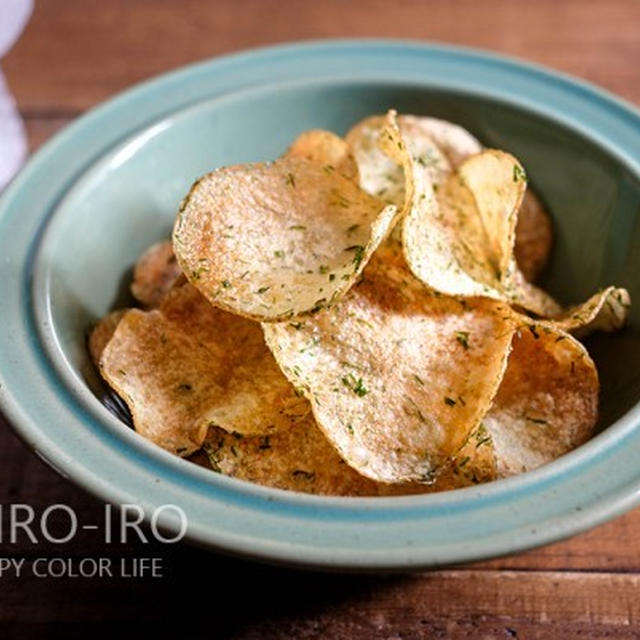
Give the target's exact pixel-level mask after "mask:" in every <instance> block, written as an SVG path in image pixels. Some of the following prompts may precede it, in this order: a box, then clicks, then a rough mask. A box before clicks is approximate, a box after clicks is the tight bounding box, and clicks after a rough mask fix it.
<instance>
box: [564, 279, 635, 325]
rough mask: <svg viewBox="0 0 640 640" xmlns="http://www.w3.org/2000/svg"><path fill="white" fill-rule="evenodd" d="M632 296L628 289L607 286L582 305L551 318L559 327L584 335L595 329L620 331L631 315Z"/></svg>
mask: <svg viewBox="0 0 640 640" xmlns="http://www.w3.org/2000/svg"><path fill="white" fill-rule="evenodd" d="M630 307H631V297H630V296H629V292H628V291H627V290H626V289H620V288H616V287H607V288H606V289H604V290H602V291H599V292H598V293H596V294H595V295H593V296H591V298H589V300H587V301H586V302H583V303H582V304H580V305H577V306H575V307H572V308H570V309H567V311H565V312H564V313H563V314H561V315H560V316H557V317H555V318H552V319H551V323H552V324H553V326H554V327H555V328H557V329H562V330H564V331H569V332H571V333H573V334H574V335H579V336H580V337H584V336H586V335H588V334H590V333H592V332H593V331H618V330H619V329H621V328H622V327H623V326H624V325H625V323H626V321H627V317H628V315H629V308H630Z"/></svg>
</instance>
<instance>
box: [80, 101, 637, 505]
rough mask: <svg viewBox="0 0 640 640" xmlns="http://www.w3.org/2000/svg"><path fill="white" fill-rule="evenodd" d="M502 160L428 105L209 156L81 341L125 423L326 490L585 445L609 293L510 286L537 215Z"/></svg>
mask: <svg viewBox="0 0 640 640" xmlns="http://www.w3.org/2000/svg"><path fill="white" fill-rule="evenodd" d="M526 187H527V176H526V173H525V170H524V168H523V167H522V166H521V165H520V163H519V162H518V161H517V160H516V159H515V158H514V157H513V156H511V155H509V154H508V153H505V152H503V151H498V150H493V149H484V148H483V147H482V146H481V145H480V143H479V142H478V141H477V140H476V139H475V138H474V137H473V136H472V135H471V134H470V133H468V132H467V131H465V130H464V129H462V128H460V127H459V126H457V125H454V124H451V123H449V122H445V121H442V120H436V119H433V118H426V117H416V116H409V115H406V116H397V114H396V113H395V112H393V111H391V112H389V113H388V114H386V115H385V116H373V117H370V118H367V119H366V120H364V121H362V122H360V123H359V124H357V125H356V126H355V127H354V128H353V129H351V131H349V133H348V134H347V136H346V137H345V138H344V139H342V138H340V137H338V136H336V135H334V134H332V133H330V132H328V131H319V130H315V131H307V132H305V133H303V134H301V135H300V136H299V137H298V138H297V139H296V140H295V141H294V142H293V144H292V146H291V147H290V148H289V150H288V151H287V152H286V153H285V154H284V155H283V156H282V157H280V158H278V159H277V160H275V161H273V162H268V163H261V164H247V165H240V166H233V167H224V168H221V169H218V170H216V171H214V172H212V173H210V174H208V175H206V176H204V177H202V178H201V179H200V180H198V181H197V182H196V183H195V184H194V185H193V187H192V189H191V191H190V192H189V194H188V195H187V196H186V198H185V199H184V201H183V202H182V204H181V206H180V211H179V213H178V217H177V220H176V223H175V227H174V232H173V242H172V243H170V242H166V243H161V244H158V245H154V246H153V247H151V248H150V249H149V250H148V251H147V252H146V253H145V254H144V255H143V256H142V258H141V259H140V261H139V262H138V264H137V266H136V269H135V273H134V281H133V283H132V286H131V290H132V293H133V295H134V296H135V298H136V299H137V301H138V302H139V305H140V307H139V308H134V309H129V310H120V311H115V312H113V313H112V314H110V315H109V316H107V317H106V318H104V319H103V320H102V321H101V322H100V323H99V324H98V326H97V327H96V328H95V329H94V331H93V333H92V335H91V338H90V344H89V347H90V351H91V355H92V357H93V359H94V362H96V364H97V365H98V366H99V368H100V372H101V374H102V376H103V377H104V379H105V380H106V381H107V382H108V384H109V385H110V386H111V387H112V389H113V390H114V391H115V392H116V393H117V394H118V395H119V396H120V397H121V398H122V399H123V400H124V401H125V402H126V404H127V405H128V407H129V409H130V411H131V414H132V419H133V423H134V426H135V428H136V430H137V431H138V432H139V433H140V434H142V435H143V436H144V437H146V438H148V439H150V440H152V441H153V442H155V443H157V444H158V445H160V446H161V447H163V448H165V449H167V450H168V451H171V452H173V453H175V454H177V455H180V456H183V457H187V456H189V457H193V455H194V454H196V452H199V451H201V452H205V453H206V455H207V459H208V464H209V465H210V466H211V467H212V468H213V469H214V470H215V471H217V472H220V473H223V474H227V475H230V476H233V477H236V478H240V479H243V480H248V481H252V482H256V483H260V484H264V485H269V486H272V487H278V488H282V489H292V490H296V491H303V492H309V493H322V494H334V495H399V494H404V493H422V492H430V491H438V490H446V489H455V488H458V487H464V486H468V485H472V484H476V483H480V482H487V481H491V480H494V479H496V478H500V477H505V476H508V475H512V474H516V473H521V472H524V471H528V470H531V469H534V468H536V467H538V466H540V465H542V464H545V463H546V462H549V461H551V460H553V459H555V458H557V457H558V456H560V455H562V454H564V453H566V452H567V451H570V450H571V449H573V448H575V447H576V446H578V445H580V444H581V443H583V442H584V441H585V440H587V439H588V438H589V437H590V436H591V435H592V434H593V430H594V426H595V423H596V418H597V410H598V390H599V385H598V377H597V372H596V369H595V366H594V363H593V361H592V360H591V358H590V357H589V354H588V353H587V351H586V350H585V348H584V347H583V346H582V344H580V342H578V341H577V340H576V338H575V336H576V335H585V334H587V333H588V332H590V331H593V330H596V329H598V330H606V331H611V330H615V329H618V328H620V327H621V326H622V325H623V324H624V322H625V319H626V317H627V312H628V307H629V295H628V293H627V292H626V291H625V290H624V289H617V288H614V287H609V288H608V289H605V290H603V291H600V292H598V293H596V294H595V295H594V296H593V297H592V298H591V299H590V300H588V301H587V302H585V303H584V304H582V305H579V306H578V307H575V308H572V309H569V310H563V309H562V308H561V307H560V305H559V304H558V303H557V302H556V301H555V300H553V298H552V297H551V296H549V295H548V294H547V293H545V292H544V291H542V290H541V289H539V288H537V287H536V286H534V285H533V284H531V282H532V281H533V280H534V279H535V278H536V276H537V275H538V274H539V273H540V271H541V269H542V268H543V267H544V265H545V262H546V259H547V257H548V254H549V251H550V247H551V241H552V233H551V223H550V219H549V216H548V214H547V213H546V212H545V211H544V208H543V207H542V205H541V204H540V202H539V201H538V200H537V198H536V197H535V196H534V195H533V194H532V193H531V191H526Z"/></svg>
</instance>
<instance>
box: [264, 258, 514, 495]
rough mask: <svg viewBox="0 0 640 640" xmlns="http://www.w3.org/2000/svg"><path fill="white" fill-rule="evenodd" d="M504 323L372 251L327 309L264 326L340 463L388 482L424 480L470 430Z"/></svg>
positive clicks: (502, 342) (503, 346)
mask: <svg viewBox="0 0 640 640" xmlns="http://www.w3.org/2000/svg"><path fill="white" fill-rule="evenodd" d="M512 322H513V321H512V313H511V312H510V310H509V309H508V307H507V305H504V304H501V303H499V302H495V301H492V300H489V299H473V300H462V301H458V300H454V299H452V298H449V297H446V296H440V295H439V294H436V293H430V292H429V291H428V290H427V289H426V288H425V287H424V286H423V285H422V284H421V283H420V282H419V281H418V280H416V278H414V277H413V276H412V275H411V273H410V272H409V271H408V269H406V268H403V267H401V266H400V265H399V263H397V262H394V261H393V260H388V259H386V252H385V251H381V252H379V254H377V255H376V256H375V257H374V259H373V260H372V261H371V263H370V264H369V265H368V267H367V269H366V271H365V274H364V279H363V280H362V281H361V282H359V283H358V284H357V285H356V286H355V287H354V288H353V289H352V290H351V291H350V292H349V294H348V295H347V296H345V298H344V299H343V300H342V301H341V302H340V303H339V304H337V305H336V306H335V307H333V308H332V309H328V310H325V311H321V312H320V313H318V314H317V315H315V316H313V317H312V318H309V319H305V320H304V321H300V322H292V323H277V324H264V325H263V329H264V331H265V336H266V338H267V344H268V345H269V347H270V348H271V349H272V351H273V353H274V355H275V357H276V360H277V361H278V362H279V363H280V365H281V367H282V369H283V371H284V372H285V374H286V375H287V376H288V377H289V379H290V380H291V381H292V382H293V383H294V384H295V385H296V386H299V387H300V388H301V389H302V390H303V392H304V393H305V394H306V395H307V396H308V397H309V399H310V401H311V404H312V408H313V412H314V415H315V417H316V421H317V422H318V425H319V426H320V428H321V429H322V430H323V432H324V433H325V434H326V436H327V437H328V439H329V440H330V441H331V442H332V443H333V445H334V446H335V447H336V449H337V450H338V452H339V454H340V455H341V456H342V457H343V458H344V459H345V460H346V461H347V462H348V463H349V465H351V466H352V467H354V468H355V469H356V470H358V471H359V472H360V473H362V474H363V475H366V476H368V477H370V478H372V479H374V480H378V481H381V482H388V483H398V482H406V481H413V480H418V481H422V482H430V481H432V480H433V479H434V477H435V476H436V472H437V470H438V469H439V468H440V467H442V466H443V465H444V464H445V463H446V462H447V460H448V459H449V458H450V457H452V456H453V455H455V454H456V453H457V452H458V450H459V448H460V447H461V446H462V445H463V443H464V441H465V440H466V438H467V436H468V435H469V433H470V432H471V430H472V429H473V428H474V427H475V426H476V425H477V424H479V422H480V420H481V418H482V417H483V416H484V414H485V413H486V411H487V409H488V407H489V406H490V403H491V401H492V399H493V395H494V394H495V392H496V390H497V387H498V385H499V383H500V379H501V376H502V373H503V371H504V368H505V367H506V360H507V355H508V352H509V345H510V342H511V334H512V332H513V329H512Z"/></svg>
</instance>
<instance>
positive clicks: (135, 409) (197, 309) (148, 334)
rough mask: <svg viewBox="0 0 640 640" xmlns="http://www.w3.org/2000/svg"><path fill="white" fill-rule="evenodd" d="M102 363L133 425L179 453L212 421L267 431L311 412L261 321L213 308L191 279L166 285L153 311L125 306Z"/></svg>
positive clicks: (194, 444) (189, 449)
mask: <svg viewBox="0 0 640 640" xmlns="http://www.w3.org/2000/svg"><path fill="white" fill-rule="evenodd" d="M100 370H101V373H102V375H103V376H104V378H105V379H106V380H107V382H108V383H109V384H110V385H111V387H112V388H113V389H114V390H115V391H116V392H117V393H118V394H119V395H120V396H121V397H122V398H123V399H124V400H125V402H126V403H127V405H128V406H129V409H130V410H131V413H132V415H133V421H134V425H135V428H136V430H137V431H138V432H139V433H141V434H142V435H143V436H144V437H146V438H148V439H150V440H152V441H154V442H156V443H157V444H159V445H160V446H162V447H164V448H165V449H168V450H170V451H173V452H175V453H178V454H180V455H188V454H189V453H191V452H193V451H194V450H195V449H197V448H199V447H200V446H201V445H202V442H203V441H204V438H205V436H206V433H207V429H208V428H209V426H211V425H217V426H219V427H221V428H223V429H225V430H227V431H230V432H231V431H236V432H239V433H244V434H268V433H271V432H275V431H277V430H279V429H285V428H289V427H290V426H291V424H292V423H295V421H296V420H298V419H300V418H302V417H304V416H305V415H306V414H308V412H309V406H308V403H307V402H306V401H305V400H304V399H303V398H300V397H298V396H297V395H296V394H295V391H294V389H293V387H292V386H291V385H290V384H289V382H288V381H287V380H286V378H285V377H284V376H283V375H282V373H281V371H280V369H279V368H278V366H277V364H276V363H275V361H274V359H273V357H272V355H271V353H270V351H269V350H268V349H267V347H266V345H265V343H264V338H263V335H262V331H261V329H260V325H259V324H257V323H255V322H252V321H250V320H246V319H244V318H241V317H238V316H234V315H232V314H229V313H226V312H225V311H222V310H220V309H217V308H215V307H212V306H211V305H210V304H209V303H208V302H207V301H206V299H205V298H204V297H203V296H201V295H200V294H199V293H198V291H197V290H196V289H195V288H194V287H192V286H191V285H189V284H185V285H183V286H181V287H177V288H174V289H172V290H171V291H170V292H169V293H168V294H167V296H166V297H165V299H164V300H163V302H162V304H161V307H160V308H159V309H157V310H152V311H147V312H144V311H140V310H137V309H134V310H130V311H128V312H127V313H126V315H125V316H124V317H123V318H122V319H121V321H120V323H119V325H118V327H117V329H116V331H115V333H114V335H113V337H112V339H111V340H110V342H109V344H108V345H107V347H106V349H105V350H104V353H103V355H102V358H101V360H100Z"/></svg>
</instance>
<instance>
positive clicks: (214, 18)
mask: <svg viewBox="0 0 640 640" xmlns="http://www.w3.org/2000/svg"><path fill="white" fill-rule="evenodd" d="M335 36H385V37H386V36H389V37H402V38H417V39H427V38H428V39H433V40H441V41H448V42H453V43H460V44H465V45H470V46H479V47H485V48H489V49H493V50H495V51H499V52H503V53H508V54H510V55H516V56H520V57H524V58H527V59H530V60H534V61H537V62H540V63H543V64H547V65H550V66H552V67H554V68H556V69H560V70H563V71H566V72H569V73H573V74H575V75H578V76H580V77H582V78H585V79H587V80H590V81H592V82H595V83H597V84H599V85H602V86H604V87H605V88H607V89H609V90H611V91H614V92H615V93H618V94H619V95H621V96H623V97H625V98H627V99H628V100H631V101H633V102H635V103H636V104H640V2H637V1H636V0H614V1H595V0H593V1H583V0H567V1H560V0H553V1H551V0H538V1H536V2H529V3H521V2H511V1H509V0H485V1H484V2H477V1H472V0H451V1H449V0H430V1H419V0H400V1H396V2H394V3H391V2H388V0H385V1H382V0H366V1H357V2H344V1H342V0H324V1H323V2H317V3H309V2H304V1H303V0H234V1H231V0H218V1H217V2H209V3H206V2H201V1H199V0H182V1H178V0H110V1H109V2H104V0H41V1H40V2H38V3H37V6H36V12H35V15H34V16H33V19H32V20H31V22H30V24H29V26H28V29H27V31H26V33H25V34H24V37H23V38H22V39H21V40H20V41H19V43H18V44H17V46H16V47H15V48H14V50H13V51H12V52H11V53H10V54H9V56H8V57H7V58H6V59H5V60H3V61H2V67H3V70H4V72H5V73H6V75H7V79H8V82H9V84H10V86H11V87H12V89H13V90H14V91H15V93H16V96H17V100H18V105H19V108H20V110H21V112H22V113H23V115H24V117H25V120H26V124H27V132H28V135H29V142H30V148H31V150H35V149H37V148H38V147H39V146H40V145H41V144H42V143H43V142H44V141H45V140H47V139H48V138H49V137H50V136H51V135H53V134H54V133H55V132H56V131H58V130H59V129H60V128H61V127H63V126H64V125H66V124H67V123H69V122H71V121H72V120H73V118H74V117H75V116H77V115H78V114H79V113H80V112H82V111H84V110H85V109H87V108H89V107H91V106H93V105H94V104H96V103H97V102H99V101H100V100H102V99H104V98H106V97H109V96H110V95H112V94H113V93H114V92H117V91H119V90H122V89H124V88H126V87H128V86H130V85H132V84H134V83H136V82H138V81H140V80H143V79H146V78H148V77H149V76H151V75H154V74H157V73H160V72H163V71H166V70H168V69H171V68H174V67H176V66H180V65H182V64H185V63H188V62H192V61H195V60H199V59H202V58H206V57H210V56H213V55H217V54H220V53H225V52H228V51H233V50H238V49H242V48H246V47H252V46H256V45H262V44H267V43H272V42H281V41H286V40H291V39H295V40H298V39H303V38H322V37H335ZM0 330H1V325H0ZM11 503H26V504H30V505H32V506H33V507H34V508H35V509H36V511H38V512H41V511H42V510H43V509H44V508H46V507H47V506H49V505H51V504H55V503H64V504H68V505H70V506H71V507H73V508H74V509H75V511H76V513H77V514H78V517H79V519H80V520H81V521H82V522H87V523H90V522H101V518H102V517H103V508H104V507H103V505H102V504H101V503H99V502H98V501H97V500H95V499H94V498H92V497H90V496H88V495H86V494H85V493H84V492H83V491H81V490H80V489H78V488H77V487H75V486H72V485H70V484H68V483H67V482H66V481H64V480H63V479H61V478H60V477H59V476H58V475H56V474H55V473H54V472H53V471H52V470H51V469H49V468H48V467H47V466H46V465H45V464H44V463H43V462H42V461H41V460H39V459H38V458H37V457H36V456H34V455H33V454H32V453H31V452H29V451H28V450H27V449H26V447H24V446H23V445H22V444H21V443H20V442H19V441H18V440H17V438H16V437H15V436H14V435H12V434H11V432H10V430H9V428H8V427H7V426H6V425H5V424H4V422H3V420H2V418H1V417H0V504H2V505H8V504H11ZM3 519H4V520H3V523H4V524H5V525H6V513H3ZM639 534H640V509H636V510H635V511H632V512H630V513H628V514H626V515H624V516H622V517H620V518H618V519H616V520H614V521H612V522H610V523H607V524H605V525H602V526H600V527H598V528H596V529H594V530H592V531H590V532H587V533H584V534H582V535H580V536H577V537H575V538H573V539H571V540H568V541H565V542H560V543H557V544H553V545H549V546H546V547H543V548H540V549H535V550H532V551H530V552H528V553H523V554H519V555H517V556H511V557H506V558H499V559H496V560H491V561H487V562H483V563H476V564H474V565H470V566H467V567H460V568H453V569H448V570H443V571H433V572H428V573H423V574H418V575H410V576H393V577H388V576H387V577H376V576H367V577H362V576H337V575H324V574H317V573H304V572H297V571H292V570H285V569H279V568H272V567H266V566H260V565H255V564H252V563H248V562H244V561H241V560H235V559H231V558H225V557H221V556H218V555H216V554H211V553H206V552H203V551H200V550H198V549H194V548H192V547H190V546H188V545H178V546H172V547H167V546H166V545H159V544H157V543H149V544H143V543H141V542H139V541H135V540H131V541H129V542H128V543H126V544H119V545H109V546H107V545H105V544H104V543H103V542H102V541H101V539H100V536H99V535H97V534H96V533H95V532H91V531H87V532H83V533H82V534H78V536H77V537H76V538H75V539H74V541H73V543H72V544H68V545H64V546H63V547H61V546H56V545H52V544H50V543H43V542H40V543H39V544H38V545H33V544H32V543H30V542H29V541H28V540H18V541H17V542H16V544H7V543H6V542H3V543H2V544H1V545H0V557H10V558H15V559H19V558H25V562H26V565H25V566H26V569H25V571H27V572H28V571H29V568H31V569H32V568H33V561H34V559H35V558H38V557H64V558H70V559H71V560H78V559H81V558H83V557H106V558H109V559H110V560H112V561H113V562H119V561H120V560H121V559H122V558H124V559H131V558H137V557H142V556H147V557H158V558H160V559H161V561H162V563H163V567H164V576H163V577H162V578H156V579H152V578H148V579H137V580H134V579H126V578H117V577H116V578H113V579H102V580H100V579H80V578H76V579H70V578H60V579H53V578H50V579H37V578H35V577H33V576H31V577H28V576H23V577H22V578H16V577H15V576H13V577H12V576H11V575H8V574H6V575H3V576H0V637H6V638H54V637H56V638H57V637H60V638H62V637H65V638H68V637H78V636H80V635H85V636H88V637H91V638H103V637H104V638H107V637H109V638H113V635H114V634H115V633H118V632H120V633H121V632H122V628H123V627H122V625H123V624H126V630H127V631H128V634H127V635H132V634H134V633H139V634H144V635H145V636H146V635H149V634H157V635H158V636H159V637H164V636H165V635H168V634H169V632H172V633H176V634H177V633H180V634H181V635H182V636H183V637H189V638H200V637H203V638H204V637H206V638H222V637H232V638H242V639H248V640H249V639H250V640H253V639H264V638H274V639H280V638H332V639H333V638H336V639H347V638H349V639H351V638H353V639H356V640H359V639H363V640H364V639H374V640H375V639H378V638H380V639H382V638H385V639H391V638H394V639H399V638H402V639H403V640H412V639H414V638H415V639H418V638H453V639H454V640H455V639H458V638H507V639H509V638H521V639H522V638H526V639H529V638H552V639H556V638H557V639H563V640H564V639H567V640H574V639H576V640H577V639H578V638H580V639H588V640H592V639H599V638H621V639H622V638H623V639H625V640H626V639H632V638H640V535H639Z"/></svg>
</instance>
